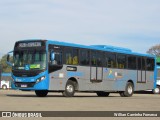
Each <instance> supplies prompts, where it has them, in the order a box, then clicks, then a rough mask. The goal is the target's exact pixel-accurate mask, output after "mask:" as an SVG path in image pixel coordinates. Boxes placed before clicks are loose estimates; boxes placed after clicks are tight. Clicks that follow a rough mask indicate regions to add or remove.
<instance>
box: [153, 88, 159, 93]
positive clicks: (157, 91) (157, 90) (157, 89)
mask: <svg viewBox="0 0 160 120" xmlns="http://www.w3.org/2000/svg"><path fill="white" fill-rule="evenodd" d="M153 93H154V94H160V86H156V88H155V89H154V90H153Z"/></svg>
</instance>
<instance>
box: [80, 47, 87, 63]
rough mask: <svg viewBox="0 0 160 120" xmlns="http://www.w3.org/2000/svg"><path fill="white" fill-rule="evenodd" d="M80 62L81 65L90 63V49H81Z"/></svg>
mask: <svg viewBox="0 0 160 120" xmlns="http://www.w3.org/2000/svg"><path fill="white" fill-rule="evenodd" d="M80 64H81V65H89V51H88V50H84V49H82V50H80Z"/></svg>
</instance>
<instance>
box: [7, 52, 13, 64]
mask: <svg viewBox="0 0 160 120" xmlns="http://www.w3.org/2000/svg"><path fill="white" fill-rule="evenodd" d="M11 61H13V51H11V52H9V53H8V54H7V64H8V65H9V66H13V63H12V62H11Z"/></svg>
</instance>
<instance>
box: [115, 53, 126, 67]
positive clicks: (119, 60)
mask: <svg viewBox="0 0 160 120" xmlns="http://www.w3.org/2000/svg"><path fill="white" fill-rule="evenodd" d="M117 65H118V68H119V69H124V68H126V56H125V55H121V54H118V55H117Z"/></svg>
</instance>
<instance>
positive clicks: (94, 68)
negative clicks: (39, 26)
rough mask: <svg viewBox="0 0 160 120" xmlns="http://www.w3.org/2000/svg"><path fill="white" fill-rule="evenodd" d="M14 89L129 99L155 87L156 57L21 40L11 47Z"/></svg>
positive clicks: (108, 48)
mask: <svg viewBox="0 0 160 120" xmlns="http://www.w3.org/2000/svg"><path fill="white" fill-rule="evenodd" d="M9 59H10V56H9V55H8V60H7V61H8V64H11V65H12V77H13V79H14V81H13V85H12V86H13V88H15V89H19V90H23V91H25V90H29V91H30V90H31V91H35V93H36V95H37V96H39V97H44V96H47V94H48V92H62V93H63V95H64V96H66V97H72V96H74V93H75V92H76V91H80V92H95V93H97V95H98V96H108V95H109V93H111V92H118V93H120V96H122V97H130V96H132V95H133V93H134V91H139V90H151V89H154V88H155V86H156V82H155V80H156V74H154V73H155V72H156V69H155V64H156V61H155V57H154V56H152V55H147V54H140V53H134V52H132V51H131V50H130V49H126V48H120V47H113V46H106V45H92V46H85V45H78V44H72V43H65V42H58V41H52V40H23V41H17V42H16V43H15V46H14V51H13V59H14V62H13V63H11V62H10V60H9Z"/></svg>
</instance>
